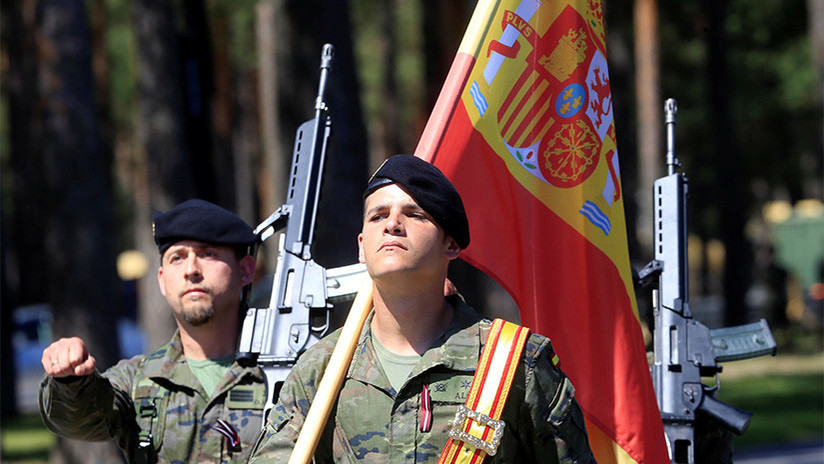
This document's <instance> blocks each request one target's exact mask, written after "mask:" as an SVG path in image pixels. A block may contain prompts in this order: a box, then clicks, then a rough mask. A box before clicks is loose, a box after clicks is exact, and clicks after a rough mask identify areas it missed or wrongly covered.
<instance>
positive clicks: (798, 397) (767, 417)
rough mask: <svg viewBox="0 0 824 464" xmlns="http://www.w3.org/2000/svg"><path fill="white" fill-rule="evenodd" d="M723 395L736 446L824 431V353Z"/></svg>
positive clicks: (765, 364)
mask: <svg viewBox="0 0 824 464" xmlns="http://www.w3.org/2000/svg"><path fill="white" fill-rule="evenodd" d="M721 382H722V384H721V392H720V394H719V399H720V400H721V401H724V402H726V403H729V404H731V405H733V406H736V407H738V408H741V409H744V410H745V411H749V412H752V413H754V416H753V418H752V421H751V422H750V426H749V428H748V429H747V431H746V432H745V433H744V434H743V435H740V436H736V437H735V439H734V443H735V449H736V450H745V449H747V448H753V447H757V446H761V445H765V444H780V443H801V442H806V441H812V440H819V441H820V440H821V439H822V437H824V354H821V353H820V354H816V355H784V356H778V357H775V358H772V357H763V358H756V359H752V360H746V361H737V362H733V363H727V364H725V365H724V371H723V373H722V374H721ZM0 432H2V457H0V461H2V462H4V463H8V464H47V463H48V456H49V450H50V449H51V447H52V446H53V445H54V443H55V441H56V440H55V437H54V435H52V433H51V432H49V431H48V430H46V428H45V427H44V426H43V423H42V422H41V421H40V416H39V415H37V414H27V415H23V416H20V417H16V418H11V419H4V421H3V423H2V429H0Z"/></svg>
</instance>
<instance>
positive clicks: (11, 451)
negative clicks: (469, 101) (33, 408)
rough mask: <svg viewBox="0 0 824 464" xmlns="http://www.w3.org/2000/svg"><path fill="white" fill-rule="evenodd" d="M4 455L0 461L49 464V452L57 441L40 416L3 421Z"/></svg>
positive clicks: (23, 416)
mask: <svg viewBox="0 0 824 464" xmlns="http://www.w3.org/2000/svg"><path fill="white" fill-rule="evenodd" d="M0 430H1V431H2V444H3V454H2V457H0V461H2V462H6V463H10V464H11V463H16V464H47V463H48V461H49V450H50V449H51V447H52V446H53V445H54V443H55V442H56V441H57V440H56V438H55V436H54V435H53V434H52V433H51V432H49V431H48V430H47V429H46V427H44V426H43V422H42V421H41V420H40V415H39V414H36V413H35V414H25V415H21V416H18V417H13V418H9V419H3V423H2V429H0Z"/></svg>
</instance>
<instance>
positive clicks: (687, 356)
mask: <svg viewBox="0 0 824 464" xmlns="http://www.w3.org/2000/svg"><path fill="white" fill-rule="evenodd" d="M664 111H665V123H666V126H667V169H668V175H667V176H666V177H662V178H660V179H658V180H656V181H655V184H654V195H653V197H654V207H653V214H654V216H653V223H654V236H655V241H654V245H655V254H654V256H655V259H654V260H653V261H652V262H650V263H649V264H648V265H647V266H646V267H644V269H643V270H641V272H639V274H638V277H639V282H640V284H641V286H644V285H646V284H650V283H652V284H654V285H655V287H654V289H653V293H652V294H653V304H654V305H655V308H654V316H655V330H654V353H655V362H654V364H653V365H652V366H650V371H651V374H652V381H653V385H654V387H655V395H656V397H657V400H658V407H659V409H660V410H661V418H662V419H663V421H664V432H665V434H666V438H667V447H668V449H669V454H670V459H671V460H672V462H673V463H689V464H692V463H694V462H695V441H696V436H695V423H696V418H697V417H698V416H699V415H704V416H705V417H706V418H708V419H710V420H711V421H713V422H715V423H718V424H720V425H721V426H723V427H724V428H726V429H727V430H729V431H731V432H733V433H736V434H738V435H740V434H742V433H744V431H745V430H746V429H747V426H748V425H749V423H750V419H751V417H752V413H749V412H747V411H743V410H741V409H738V408H736V407H735V406H731V405H729V404H726V403H724V402H721V401H719V400H718V399H716V398H715V394H716V392H717V391H718V389H719V385H720V384H719V382H718V374H719V373H720V372H721V366H720V363H722V362H725V361H736V360H740V359H748V358H753V357H757V356H764V355H768V354H770V355H773V356H774V355H775V353H776V344H775V340H774V339H773V336H772V333H771V332H770V328H769V326H768V325H767V322H766V321H765V320H764V319H761V321H760V322H756V323H752V324H746V325H741V326H736V327H727V328H720V329H713V330H710V329H709V328H707V327H706V326H705V325H704V324H702V323H701V322H698V321H697V320H695V319H694V318H693V316H692V313H691V312H690V307H689V292H688V290H689V287H688V262H687V236H688V234H687V193H688V181H687V179H686V177H685V176H684V175H683V174H682V173H679V172H677V171H676V169H677V168H678V167H680V163H679V162H678V158H677V156H676V154H675V136H674V134H675V122H676V114H677V106H676V102H675V100H673V99H668V100H667V101H666V103H665V106H664ZM709 376H715V377H716V385H715V386H712V387H710V386H707V385H704V384H703V383H702V382H701V378H702V377H709Z"/></svg>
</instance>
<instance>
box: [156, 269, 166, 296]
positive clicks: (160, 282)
mask: <svg viewBox="0 0 824 464" xmlns="http://www.w3.org/2000/svg"><path fill="white" fill-rule="evenodd" d="M157 285H158V286H159V287H160V294H161V295H163V296H164V297H165V296H166V282H164V281H163V266H160V267H158V268H157Z"/></svg>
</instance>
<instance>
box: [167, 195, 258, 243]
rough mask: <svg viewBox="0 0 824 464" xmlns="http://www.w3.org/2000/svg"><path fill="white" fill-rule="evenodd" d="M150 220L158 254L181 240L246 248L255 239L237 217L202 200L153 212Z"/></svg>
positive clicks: (243, 222)
mask: <svg viewBox="0 0 824 464" xmlns="http://www.w3.org/2000/svg"><path fill="white" fill-rule="evenodd" d="M152 223H153V225H152V228H153V230H154V239H155V243H157V246H158V248H159V249H160V254H161V255H163V253H164V252H165V251H166V250H167V249H168V248H169V247H170V246H172V245H174V244H175V243H177V242H179V241H181V240H196V241H198V242H204V243H211V244H213V245H224V246H230V247H245V246H250V245H252V244H253V243H254V242H255V240H256V239H257V238H256V237H255V234H254V232H252V228H251V227H249V225H248V224H246V221H244V220H243V219H241V218H240V216H238V215H236V214H234V213H232V212H230V211H228V210H226V209H223V208H221V207H220V206H218V205H216V204H214V203H209V202H208V201H205V200H197V199H195V200H186V201H184V202H183V203H181V204H179V205H177V206H175V207H174V208H173V209H171V210H169V211H167V212H165V213H164V212H162V211H156V212H155V213H154V216H153V217H152Z"/></svg>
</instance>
